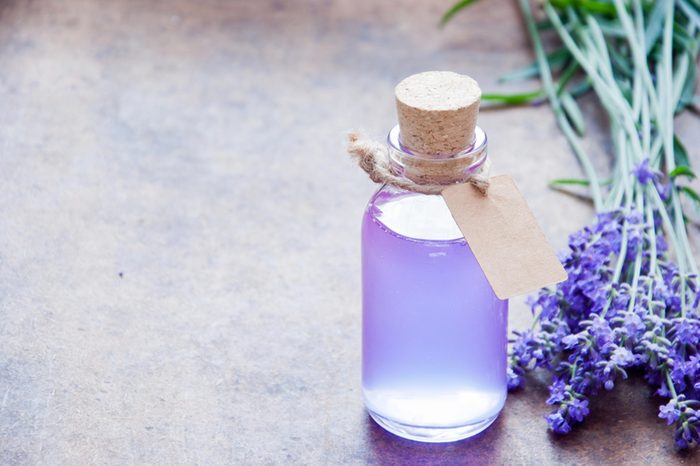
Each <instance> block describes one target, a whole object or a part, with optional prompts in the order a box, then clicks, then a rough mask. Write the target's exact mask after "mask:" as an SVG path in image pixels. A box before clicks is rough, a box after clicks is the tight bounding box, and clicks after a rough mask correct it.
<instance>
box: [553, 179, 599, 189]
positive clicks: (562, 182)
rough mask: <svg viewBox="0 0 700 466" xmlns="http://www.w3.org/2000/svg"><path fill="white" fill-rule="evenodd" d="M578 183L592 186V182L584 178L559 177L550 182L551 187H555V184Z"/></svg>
mask: <svg viewBox="0 0 700 466" xmlns="http://www.w3.org/2000/svg"><path fill="white" fill-rule="evenodd" d="M572 184H573V185H578V186H590V184H591V182H590V181H588V180H585V179H583V178H557V179H556V180H552V181H550V182H549V187H550V188H553V187H555V186H562V185H572Z"/></svg>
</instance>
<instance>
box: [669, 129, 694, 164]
mask: <svg viewBox="0 0 700 466" xmlns="http://www.w3.org/2000/svg"><path fill="white" fill-rule="evenodd" d="M673 160H674V161H675V162H676V165H677V166H686V167H689V166H690V159H689V158H688V151H687V150H686V149H685V146H684V145H683V143H682V142H681V140H680V139H678V136H673Z"/></svg>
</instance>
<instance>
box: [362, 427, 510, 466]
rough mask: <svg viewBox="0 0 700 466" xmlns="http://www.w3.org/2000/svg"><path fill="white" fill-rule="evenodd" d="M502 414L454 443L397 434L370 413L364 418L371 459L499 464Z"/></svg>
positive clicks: (383, 462) (389, 462)
mask: <svg viewBox="0 0 700 466" xmlns="http://www.w3.org/2000/svg"><path fill="white" fill-rule="evenodd" d="M503 425H504V420H503V416H499V417H498V418H497V419H496V421H495V422H494V423H493V424H492V425H491V426H490V427H489V428H488V429H486V430H485V431H484V432H481V433H479V434H478V435H476V436H474V437H471V438H468V439H465V440H461V441H459V442H454V443H422V442H414V441H412V440H406V439H403V438H400V437H397V436H396V435H394V434H391V433H389V432H387V431H386V430H384V429H383V428H381V427H380V426H379V425H377V423H375V422H374V421H373V420H372V418H371V417H369V415H368V416H367V419H366V422H365V433H366V436H367V440H366V442H367V445H368V446H369V449H370V456H369V459H370V461H371V463H373V464H380V465H396V464H410V465H423V464H425V465H428V464H430V465H433V464H498V463H499V461H498V458H499V457H500V456H501V455H500V454H499V450H500V448H501V443H502V439H503Z"/></svg>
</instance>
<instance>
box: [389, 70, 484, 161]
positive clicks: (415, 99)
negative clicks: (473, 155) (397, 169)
mask: <svg viewBox="0 0 700 466" xmlns="http://www.w3.org/2000/svg"><path fill="white" fill-rule="evenodd" d="M395 94H396V109H397V113H398V117H399V126H400V128H401V135H400V140H401V144H402V145H403V146H404V147H405V148H407V149H409V150H410V151H411V152H415V153H418V154H421V155H424V156H431V157H433V158H447V157H450V156H452V155H454V154H457V153H459V152H462V151H464V150H466V149H468V148H469V147H471V146H472V145H473V143H474V130H475V128H476V118H477V115H478V114H479V102H480V99H481V89H480V88H479V84H478V83H477V82H476V81H475V80H473V79H472V78H470V77H469V76H465V75H462V74H457V73H453V72H451V71H426V72H424V73H418V74H414V75H412V76H409V77H408V78H406V79H404V80H403V81H401V82H400V83H399V84H398V85H397V86H396V89H395Z"/></svg>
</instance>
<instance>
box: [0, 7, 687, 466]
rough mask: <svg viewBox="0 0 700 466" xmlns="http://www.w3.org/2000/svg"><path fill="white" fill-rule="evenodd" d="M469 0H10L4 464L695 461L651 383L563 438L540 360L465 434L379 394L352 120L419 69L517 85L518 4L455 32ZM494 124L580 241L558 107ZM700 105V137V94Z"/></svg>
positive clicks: (518, 304)
mask: <svg viewBox="0 0 700 466" xmlns="http://www.w3.org/2000/svg"><path fill="white" fill-rule="evenodd" d="M450 3H451V2H450V1H449V0H445V1H443V0H441V1H435V2H421V1H417V0H401V1H394V2H379V1H350V0H348V1H316V2H294V3H293V4H292V2H279V1H260V2H244V1H239V2H233V1H228V2H227V1H223V0H207V1H199V2H188V1H185V0H172V1H135V0H134V1H126V0H103V1H99V2H98V1H88V0H85V1H80V0H66V1H62V2H59V1H48V0H35V1H31V2H30V1H26V2H22V1H14V2H13V1H6V2H2V3H1V4H0V8H1V9H0V70H1V71H0V102H1V103H0V343H1V345H0V463H3V464H340V463H345V464H363V463H372V464H468V463H473V464H506V463H507V464H555V463H571V464H573V463H576V464H597V463H603V462H616V463H619V464H625V463H628V464H639V463H641V462H647V463H649V464H661V463H665V464H671V463H679V464H682V463H686V464H689V463H691V462H693V461H697V458H696V456H687V455H677V454H676V453H675V449H674V446H673V442H672V440H671V430H670V429H669V428H667V427H665V426H664V425H663V423H662V422H661V420H659V419H657V417H656V413H657V404H656V403H655V402H654V400H650V399H649V398H648V390H647V389H646V388H645V387H644V385H643V383H641V382H640V381H638V380H637V381H634V382H631V383H629V384H626V385H625V386H623V387H621V389H620V390H617V391H616V392H615V393H613V394H610V395H607V396H605V397H603V398H602V399H601V400H599V401H597V402H595V403H593V409H594V414H592V415H591V417H590V418H589V419H588V420H587V421H586V423H585V424H584V425H583V426H581V428H580V429H579V430H578V431H577V432H576V433H574V434H572V435H571V436H569V437H566V438H564V439H556V438H554V437H553V436H551V434H548V433H547V431H546V426H545V423H544V421H543V419H542V416H543V415H544V414H545V413H546V412H547V406H546V405H545V404H544V399H545V397H546V388H544V386H543V385H542V384H541V383H539V382H538V381H537V380H532V381H531V383H530V386H529V387H528V388H527V389H526V390H525V391H522V392H519V393H515V394H512V395H510V397H509V399H508V402H507V404H506V407H505V410H504V411H503V414H502V416H501V417H500V418H499V420H498V421H497V422H496V423H495V424H494V426H493V427H492V428H491V429H489V430H488V431H486V432H485V433H483V434H482V435H480V436H479V437H477V438H475V439H472V440H469V441H465V442H460V443H457V444H452V445H423V444H418V443H413V442H409V441H403V440H400V439H397V438H396V437H393V436H392V435H390V434H387V433H385V432H384V431H382V430H381V429H380V428H378V427H377V426H375V425H374V424H373V423H372V422H371V421H369V420H368V417H367V415H366V414H365V412H364V411H363V408H362V402H361V394H360V389H359V388H360V281H359V279H360V271H359V223H360V218H361V214H362V211H363V208H364V206H365V203H366V202H367V200H368V199H369V197H370V195H371V194H372V192H373V190H374V189H375V187H374V186H373V185H372V184H371V182H369V180H368V179H367V178H366V176H365V175H364V174H363V173H362V172H361V171H360V170H359V169H358V168H357V167H355V166H353V164H352V163H351V161H350V160H348V158H347V156H346V155H345V154H344V144H345V142H344V138H345V134H346V132H347V131H348V130H350V129H355V128H360V129H364V130H366V131H367V132H368V133H369V134H370V135H372V136H374V137H377V138H383V137H384V134H385V133H386V132H387V131H388V130H389V128H390V127H391V126H392V125H393V124H394V121H395V110H394V107H393V96H392V92H393V86H394V85H395V84H396V83H397V82H398V81H399V80H400V79H402V78H403V77H405V76H407V75H409V74H411V73H414V72H418V71H424V70H429V69H449V70H454V71H458V72H462V73H467V74H470V75H472V76H473V77H475V78H476V79H477V80H479V81H480V83H481V84H482V87H483V88H484V89H485V90H507V89H512V88H507V87H503V86H500V85H498V84H497V83H496V78H497V76H498V75H500V74H501V73H503V72H506V71H508V70H511V69H512V68H514V67H516V66H520V65H524V64H526V63H528V62H529V61H530V60H531V55H530V52H529V45H528V42H527V40H526V37H525V35H524V33H523V30H522V27H521V21H520V18H519V16H518V14H517V10H516V9H515V6H514V3H513V2H511V1H507V0H498V1H496V0H491V1H482V2H480V3H479V4H478V5H476V6H475V7H473V9H471V10H470V11H469V12H468V13H467V14H463V15H461V16H459V17H458V18H457V19H455V21H454V23H453V24H451V25H450V26H449V27H448V28H447V29H445V30H444V31H439V30H438V29H437V28H436V27H435V26H436V22H437V20H438V18H439V16H440V15H441V13H442V12H443V11H444V10H445V9H446V8H447V6H448V5H449V4H450ZM536 85H537V84H536V83H529V84H527V83H526V84H525V86H530V88H534V86H536ZM594 123H595V121H592V122H591V127H592V134H593V139H592V141H591V147H592V152H593V153H594V154H598V157H597V163H598V166H599V167H601V168H604V167H605V166H606V162H605V157H604V154H605V151H606V150H607V151H609V149H610V147H609V142H608V141H607V139H606V138H605V136H604V134H605V133H604V131H601V129H600V128H597V127H596V125H595V124H594ZM480 124H481V125H482V127H483V128H484V129H485V130H486V131H487V133H488V135H489V137H490V141H491V146H490V149H491V150H490V153H491V157H492V160H493V164H494V172H495V173H511V174H512V175H513V176H514V177H515V178H516V180H517V182H518V183H519V185H520V188H521V190H522V191H523V193H524V195H525V196H526V198H527V199H528V202H529V203H530V205H531V207H532V209H533V210H534V212H535V215H536V216H537V218H538V219H539V221H540V222H541V224H542V226H543V228H544V230H545V232H546V234H547V236H548V238H549V239H550V240H551V242H552V243H553V244H554V245H555V246H556V247H557V248H562V247H564V246H565V245H566V236H567V234H568V233H570V232H572V231H574V230H575V229H577V228H579V227H581V226H582V225H584V224H586V223H587V222H588V221H590V219H591V216H592V210H591V208H590V206H589V205H588V204H587V203H586V202H583V201H580V200H577V199H574V198H572V197H567V196H564V195H561V194H557V193H555V192H552V191H549V190H548V189H547V188H546V184H547V182H548V181H549V180H550V179H552V178H557V177H571V176H578V175H579V170H578V168H577V166H576V164H575V163H574V162H573V160H574V159H573V157H572V155H571V153H570V151H569V149H568V147H567V145H566V143H565V141H564V139H563V137H562V136H561V134H560V132H559V130H558V129H557V128H556V126H555V124H554V121H553V118H552V115H551V113H550V110H549V109H548V108H547V107H533V108H520V109H514V110H506V111H483V112H482V114H481V117H480ZM678 124H679V127H680V128H681V130H682V131H683V133H684V134H686V135H687V138H686V142H687V145H688V147H689V149H690V151H691V155H692V156H693V158H694V159H697V158H698V156H699V155H700V153H698V152H697V147H698V143H700V139H699V138H700V135H699V133H700V132H699V131H698V123H697V119H696V117H694V116H688V117H684V118H683V119H681V121H679V122H678ZM603 129H604V128H603ZM696 236H697V235H696V233H695V231H694V232H693V239H694V240H695V238H696ZM523 301H524V299H522V298H519V299H515V300H513V302H512V306H511V309H512V313H511V323H512V326H513V327H518V326H520V327H522V326H524V325H527V324H528V322H529V318H530V317H529V311H528V310H527V308H526V306H525V305H524V304H523Z"/></svg>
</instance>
